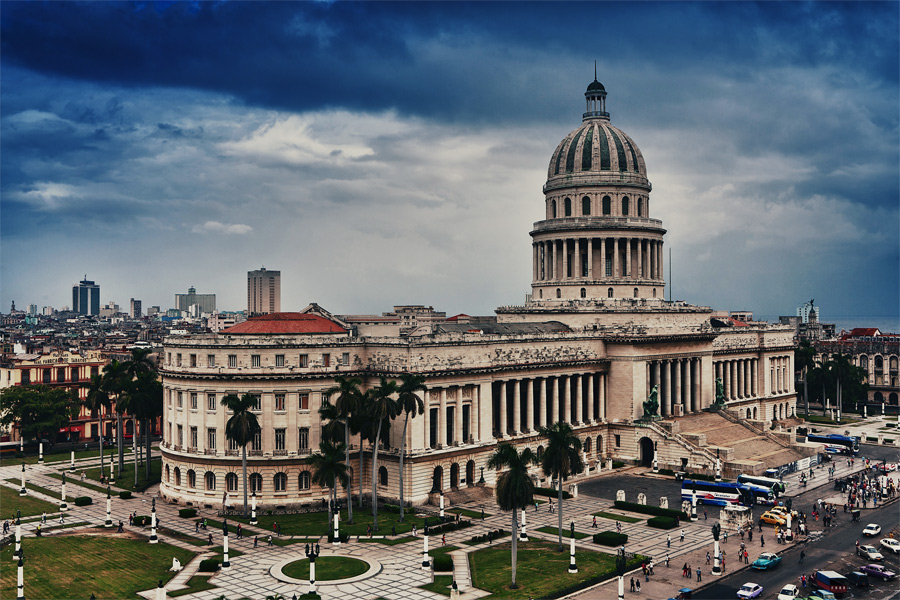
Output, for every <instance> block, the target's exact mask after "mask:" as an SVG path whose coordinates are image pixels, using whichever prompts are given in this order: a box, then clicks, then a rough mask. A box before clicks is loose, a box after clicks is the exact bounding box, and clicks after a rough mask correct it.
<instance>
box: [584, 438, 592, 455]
mask: <svg viewBox="0 0 900 600" xmlns="http://www.w3.org/2000/svg"><path fill="white" fill-rule="evenodd" d="M584 452H585V454H590V453H591V438H586V439H585V440H584Z"/></svg>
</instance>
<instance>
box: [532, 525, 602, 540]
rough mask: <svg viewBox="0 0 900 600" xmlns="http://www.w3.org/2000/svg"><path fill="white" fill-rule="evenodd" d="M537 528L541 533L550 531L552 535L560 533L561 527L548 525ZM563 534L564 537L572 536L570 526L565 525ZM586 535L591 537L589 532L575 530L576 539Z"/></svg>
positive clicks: (581, 538)
mask: <svg viewBox="0 0 900 600" xmlns="http://www.w3.org/2000/svg"><path fill="white" fill-rule="evenodd" d="M537 530H538V531H540V532H541V533H549V534H551V535H559V527H551V526H549V525H548V526H547V527H538V528H537ZM562 536H563V537H564V538H571V537H572V530H571V529H569V528H568V527H563V530H562ZM586 537H590V536H588V534H586V533H581V532H580V531H576V532H575V539H576V540H583V539H584V538H586Z"/></svg>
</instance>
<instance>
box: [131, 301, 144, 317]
mask: <svg viewBox="0 0 900 600" xmlns="http://www.w3.org/2000/svg"><path fill="white" fill-rule="evenodd" d="M128 315H129V316H130V317H131V318H132V319H140V318H141V317H142V316H143V308H142V307H141V301H140V300H135V299H134V298H132V299H131V310H129V311H128Z"/></svg>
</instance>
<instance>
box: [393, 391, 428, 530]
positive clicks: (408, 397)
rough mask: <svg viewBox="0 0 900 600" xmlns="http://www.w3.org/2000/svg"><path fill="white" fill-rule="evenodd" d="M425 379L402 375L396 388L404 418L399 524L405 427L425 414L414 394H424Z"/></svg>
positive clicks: (401, 511)
mask: <svg viewBox="0 0 900 600" xmlns="http://www.w3.org/2000/svg"><path fill="white" fill-rule="evenodd" d="M427 389H428V388H426V387H425V377H424V376H422V375H413V374H412V373H403V374H402V375H400V386H399V387H398V388H397V408H398V409H399V412H402V413H403V414H404V415H405V417H404V419H403V435H401V436H400V522H401V523H402V522H403V518H404V517H403V510H404V505H403V456H404V455H405V454H406V427H407V425H409V417H410V415H412V417H413V418H414V419H415V418H416V415H420V414H423V413H424V412H425V402H423V401H422V399H421V398H420V397H419V396H417V395H416V392H422V393H424V392H425V391H426V390H427Z"/></svg>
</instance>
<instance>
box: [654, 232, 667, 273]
mask: <svg viewBox="0 0 900 600" xmlns="http://www.w3.org/2000/svg"><path fill="white" fill-rule="evenodd" d="M656 254H657V256H656V266H657V269H658V270H659V272H658V273H657V279H663V273H664V272H665V268H666V265H665V261H664V260H663V243H662V241H659V242H657V243H656Z"/></svg>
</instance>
